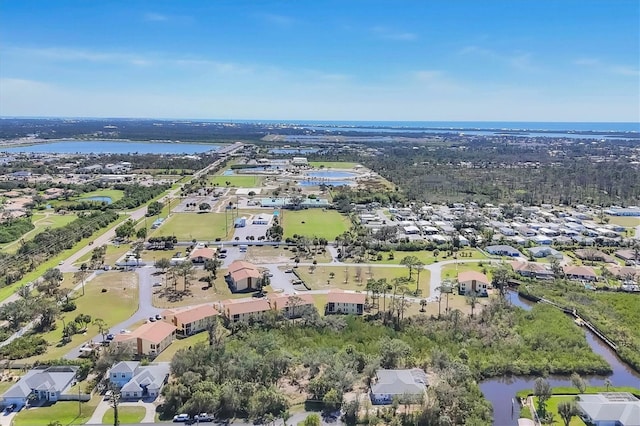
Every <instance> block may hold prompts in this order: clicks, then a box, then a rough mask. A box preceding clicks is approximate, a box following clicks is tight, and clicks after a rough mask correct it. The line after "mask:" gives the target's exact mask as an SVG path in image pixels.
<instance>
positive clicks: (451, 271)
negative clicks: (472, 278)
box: [441, 263, 492, 279]
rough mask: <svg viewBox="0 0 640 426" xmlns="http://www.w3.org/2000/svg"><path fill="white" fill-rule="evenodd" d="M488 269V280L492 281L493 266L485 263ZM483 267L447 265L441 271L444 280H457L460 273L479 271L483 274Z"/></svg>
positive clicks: (460, 264) (473, 264)
mask: <svg viewBox="0 0 640 426" xmlns="http://www.w3.org/2000/svg"><path fill="white" fill-rule="evenodd" d="M484 266H485V267H486V269H487V274H486V275H487V278H489V279H491V268H492V266H491V265H489V264H488V263H485V265H484ZM482 268H483V267H482V266H480V265H479V264H477V263H458V264H454V265H445V266H443V267H442V269H441V271H442V278H443V279H445V278H448V279H457V278H458V273H460V272H466V271H477V272H482Z"/></svg>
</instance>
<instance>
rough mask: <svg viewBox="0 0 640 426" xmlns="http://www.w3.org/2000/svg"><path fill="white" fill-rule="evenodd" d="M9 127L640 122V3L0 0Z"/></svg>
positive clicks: (3, 107)
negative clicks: (58, 119) (78, 120)
mask: <svg viewBox="0 0 640 426" xmlns="http://www.w3.org/2000/svg"><path fill="white" fill-rule="evenodd" d="M0 115H3V116H14V115H19V116H80V117H155V118H208V119H213V118H223V119H296V120H298V119H319V120H477V121H483V120H504V121H640V2H638V1H637V0H628V1H627V0H601V1H595V0H576V1H572V0H566V1H563V0H537V1H527V0H484V1H478V0H468V1H463V0H429V1H427V0H422V1H420V0H415V1H409V0H384V1H383V0H366V1H364V0H334V1H330V0H308V1H307V0H305V1H303V0H296V1H294V0H290V1H269V0H262V1H242V0H216V1H213V0H212V1H195V0H192V1H177V0H175V1H160V0H158V1H155V0H154V1H136V0H131V1H124V0H123V1H109V0H104V1H84V0H83V1H67V0H59V1H39V0H37V1H32V0H11V1H7V0H0Z"/></svg>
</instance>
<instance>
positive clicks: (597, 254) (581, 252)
mask: <svg viewBox="0 0 640 426" xmlns="http://www.w3.org/2000/svg"><path fill="white" fill-rule="evenodd" d="M575 253H576V257H577V258H578V259H581V260H589V261H591V262H611V263H616V261H615V259H614V258H613V257H612V256H609V255H608V254H606V253H604V252H602V251H600V250H596V249H592V248H590V249H578V250H576V251H575Z"/></svg>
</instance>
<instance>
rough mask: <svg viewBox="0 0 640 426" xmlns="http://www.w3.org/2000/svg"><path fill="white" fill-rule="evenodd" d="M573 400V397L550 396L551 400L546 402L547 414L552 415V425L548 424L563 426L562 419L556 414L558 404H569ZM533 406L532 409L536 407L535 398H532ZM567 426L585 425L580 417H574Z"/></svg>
mask: <svg viewBox="0 0 640 426" xmlns="http://www.w3.org/2000/svg"><path fill="white" fill-rule="evenodd" d="M573 400H575V395H566V396H564V395H558V396H552V397H551V398H549V400H548V401H547V412H548V413H552V414H553V416H554V417H553V423H548V424H550V425H553V426H564V422H563V421H562V418H561V417H560V415H559V414H558V404H560V403H561V402H563V401H567V402H571V401H573ZM533 405H534V407H537V406H538V398H536V397H534V398H533ZM569 426H586V423H585V422H583V421H582V419H581V418H580V417H578V416H574V417H573V418H572V419H571V423H569Z"/></svg>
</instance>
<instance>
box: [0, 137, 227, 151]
mask: <svg viewBox="0 0 640 426" xmlns="http://www.w3.org/2000/svg"><path fill="white" fill-rule="evenodd" d="M219 148H220V145H213V144H197V143H182V142H145V141H111V140H90V141H79V140H59V141H55V142H46V143H35V144H33V145H21V146H16V147H0V151H2V152H34V153H43V154H49V153H50V154H198V153H202V152H207V151H216V150H218V149H219Z"/></svg>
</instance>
